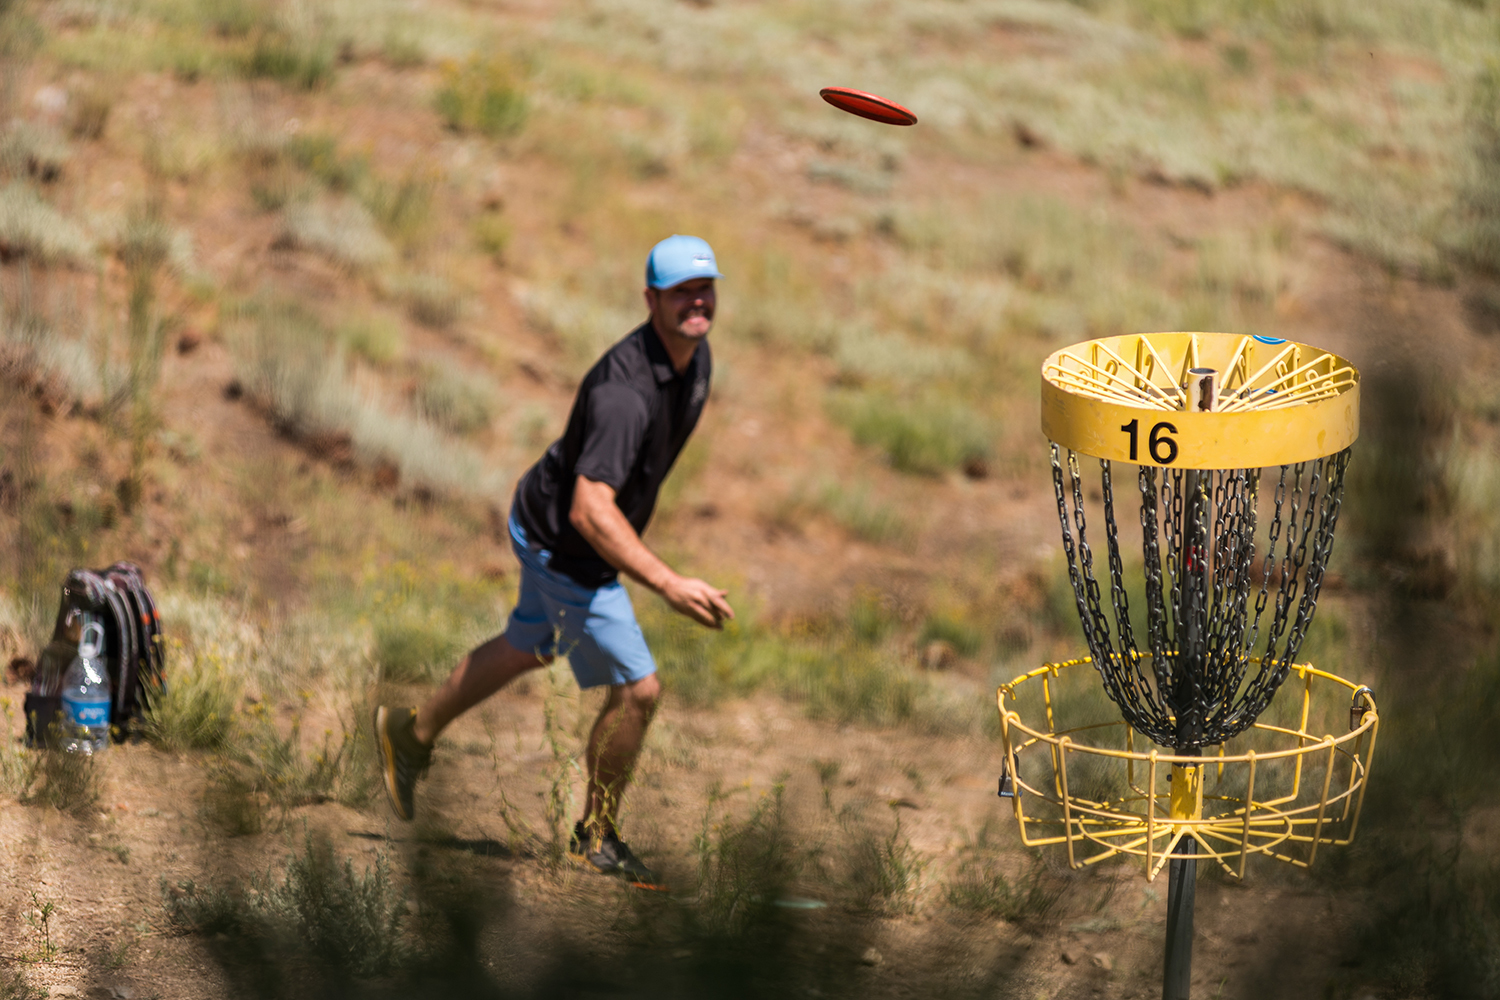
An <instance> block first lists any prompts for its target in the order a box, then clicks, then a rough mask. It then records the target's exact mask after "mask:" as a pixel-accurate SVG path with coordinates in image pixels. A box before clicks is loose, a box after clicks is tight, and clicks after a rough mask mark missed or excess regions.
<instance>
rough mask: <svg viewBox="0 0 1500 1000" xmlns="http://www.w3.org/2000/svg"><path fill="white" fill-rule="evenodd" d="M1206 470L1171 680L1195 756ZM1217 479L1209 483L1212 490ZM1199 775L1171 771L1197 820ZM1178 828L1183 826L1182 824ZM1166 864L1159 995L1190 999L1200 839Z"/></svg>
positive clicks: (1205, 379)
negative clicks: (1187, 790)
mask: <svg viewBox="0 0 1500 1000" xmlns="http://www.w3.org/2000/svg"><path fill="white" fill-rule="evenodd" d="M1218 382H1219V373H1218V372H1217V371H1215V370H1214V369H1212V368H1190V369H1189V370H1188V378H1187V384H1186V385H1185V386H1183V389H1184V393H1183V394H1184V396H1185V397H1186V398H1185V401H1184V402H1185V404H1186V405H1185V407H1184V408H1185V409H1188V410H1193V411H1196V412H1199V413H1208V412H1212V411H1213V410H1214V408H1215V404H1216V402H1217V399H1218V395H1219V392H1218V389H1219V386H1218ZM1205 475H1211V474H1206V473H1203V472H1200V471H1199V470H1197V469H1188V470H1186V471H1185V472H1184V474H1183V500H1184V504H1183V514H1182V540H1181V544H1182V547H1183V549H1182V552H1181V554H1180V558H1181V562H1180V563H1179V565H1181V566H1182V576H1183V579H1182V596H1181V604H1180V605H1179V607H1178V608H1177V628H1178V635H1179V637H1180V640H1181V641H1180V642H1179V643H1178V647H1177V670H1176V677H1175V678H1174V684H1173V702H1174V704H1173V709H1174V710H1175V712H1176V715H1177V753H1178V754H1179V755H1180V756H1194V757H1196V756H1197V755H1198V741H1199V739H1200V738H1201V737H1202V735H1203V713H1204V710H1205V708H1206V706H1205V705H1204V704H1203V699H1202V693H1201V687H1200V680H1201V679H1202V677H1203V670H1204V658H1205V656H1206V655H1207V650H1206V648H1205V647H1206V639H1207V636H1206V632H1207V630H1208V606H1207V605H1208V579H1209V572H1210V570H1209V565H1208V561H1209V552H1210V539H1209V537H1208V530H1207V526H1208V525H1209V524H1210V523H1212V520H1213V519H1212V517H1211V516H1210V515H1211V514H1212V513H1213V512H1212V511H1211V510H1209V509H1208V507H1209V505H1211V504H1212V502H1213V501H1212V498H1211V496H1210V492H1209V489H1206V488H1205V484H1204V479H1203V477H1204V476H1205ZM1211 486H1212V481H1211V480H1210V481H1209V488H1210V489H1211ZM1199 778H1200V772H1199V769H1198V768H1197V767H1196V766H1186V767H1185V766H1183V765H1177V766H1175V767H1173V769H1172V786H1173V794H1172V818H1173V819H1179V820H1180V819H1188V818H1196V817H1197V815H1198V810H1197V809H1196V808H1193V804H1192V800H1193V799H1196V798H1197V796H1196V795H1195V794H1191V793H1188V794H1184V789H1185V788H1186V787H1188V786H1192V788H1193V792H1196V791H1197V787H1196V786H1197V784H1198V781H1199ZM1178 829H1179V832H1180V831H1181V829H1182V828H1181V827H1179V828H1178ZM1172 853H1173V857H1172V860H1171V861H1170V862H1169V863H1168V867H1167V944H1166V955H1165V958H1164V970H1163V975H1162V992H1161V995H1162V1000H1188V994H1189V991H1190V989H1191V986H1192V978H1193V897H1194V892H1195V889H1196V887H1197V884H1198V858H1197V853H1198V844H1197V841H1195V840H1194V839H1193V838H1192V837H1191V836H1181V837H1179V839H1178V841H1177V846H1176V848H1175V849H1174V850H1173V852H1172Z"/></svg>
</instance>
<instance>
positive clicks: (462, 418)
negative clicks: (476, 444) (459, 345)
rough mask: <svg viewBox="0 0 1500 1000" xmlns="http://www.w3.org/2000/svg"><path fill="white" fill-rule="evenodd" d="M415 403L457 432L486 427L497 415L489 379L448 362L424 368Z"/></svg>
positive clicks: (426, 415)
mask: <svg viewBox="0 0 1500 1000" xmlns="http://www.w3.org/2000/svg"><path fill="white" fill-rule="evenodd" d="M416 403H417V411H418V412H419V413H421V414H422V415H423V416H425V417H426V418H427V419H429V420H431V421H433V422H434V423H436V424H438V425H440V426H442V427H445V428H447V429H448V430H450V431H453V432H454V433H456V434H473V433H475V432H476V431H481V430H484V429H485V428H486V427H488V426H489V425H490V421H491V420H493V419H494V417H495V392H494V389H493V388H491V384H490V380H489V379H487V378H485V377H484V376H483V375H478V374H474V373H470V372H467V371H464V370H463V369H461V368H459V367H458V366H456V365H453V364H448V363H443V364H429V365H427V366H425V367H424V369H423V372H422V379H421V381H420V382H419V383H418V384H417V393H416Z"/></svg>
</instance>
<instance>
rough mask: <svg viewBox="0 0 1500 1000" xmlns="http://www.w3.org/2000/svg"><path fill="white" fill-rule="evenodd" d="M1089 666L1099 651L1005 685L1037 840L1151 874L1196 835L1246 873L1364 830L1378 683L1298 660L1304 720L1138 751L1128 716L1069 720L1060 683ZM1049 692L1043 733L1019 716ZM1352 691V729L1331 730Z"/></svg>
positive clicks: (1075, 860)
mask: <svg viewBox="0 0 1500 1000" xmlns="http://www.w3.org/2000/svg"><path fill="white" fill-rule="evenodd" d="M1078 667H1092V662H1091V660H1090V658H1089V657H1081V658H1079V659H1074V660H1067V661H1065V662H1061V663H1048V664H1044V665H1043V666H1041V667H1038V668H1037V669H1035V670H1032V671H1030V672H1028V673H1025V674H1022V675H1021V676H1019V677H1017V678H1016V679H1015V680H1012V681H1011V682H1010V683H1008V684H1002V685H1000V687H999V689H998V690H997V692H996V696H995V700H996V705H997V707H998V709H999V712H1000V731H1001V737H1002V740H1003V743H1004V750H1005V760H1004V770H1003V771H1002V774H1001V778H1000V794H1001V796H1002V797H1008V798H1011V800H1012V802H1013V805H1014V809H1015V816H1016V821H1017V823H1018V824H1019V826H1020V831H1021V839H1022V841H1023V842H1024V843H1025V844H1026V845H1027V846H1028V847H1042V846H1047V845H1052V844H1066V845H1067V851H1068V864H1069V865H1071V866H1072V867H1074V868H1082V867H1084V866H1087V865H1093V864H1097V863H1099V862H1101V861H1104V860H1106V859H1108V858H1112V857H1116V856H1120V855H1126V856H1132V857H1139V858H1141V859H1143V860H1144V862H1145V870H1146V878H1147V880H1148V881H1151V880H1154V879H1155V878H1156V876H1157V874H1158V873H1159V872H1160V871H1161V869H1162V867H1163V866H1164V865H1165V864H1166V862H1167V861H1168V860H1169V859H1170V858H1171V856H1172V855H1173V853H1174V850H1175V849H1176V848H1177V845H1178V842H1179V841H1181V840H1182V839H1183V838H1185V837H1191V838H1192V839H1193V840H1194V841H1196V843H1197V848H1196V850H1197V857H1198V858H1212V859H1214V860H1215V861H1217V862H1218V863H1219V864H1220V866H1222V867H1223V869H1224V870H1225V871H1226V872H1228V873H1229V874H1230V875H1231V876H1233V877H1235V878H1244V876H1245V866H1246V863H1247V861H1248V859H1249V857H1250V855H1252V854H1263V855H1266V856H1268V857H1271V858H1275V859H1277V860H1279V861H1285V862H1289V863H1291V864H1293V865H1296V866H1298V867H1302V868H1306V867H1308V866H1310V865H1311V864H1312V863H1313V862H1314V860H1316V858H1317V855H1318V849H1319V848H1320V847H1323V846H1328V847H1338V846H1343V845H1346V844H1348V843H1349V842H1350V841H1351V840H1352V839H1353V837H1354V834H1355V830H1356V828H1357V827H1358V825H1359V813H1360V808H1361V806H1362V804H1363V802H1364V794H1365V783H1366V782H1367V781H1368V780H1369V774H1370V760H1371V756H1372V755H1373V753H1374V751H1375V738H1376V734H1377V732H1378V731H1379V728H1380V714H1379V712H1378V710H1377V708H1376V705H1375V696H1374V693H1373V692H1372V691H1371V690H1370V688H1368V687H1365V686H1362V685H1358V684H1355V683H1354V682H1352V681H1348V680H1345V679H1344V678H1342V677H1338V676H1336V675H1334V674H1331V673H1328V672H1326V671H1323V670H1318V669H1317V668H1315V667H1313V666H1312V665H1310V664H1298V665H1294V666H1292V667H1291V676H1290V677H1288V682H1289V683H1287V684H1286V685H1285V686H1284V688H1283V691H1282V692H1281V694H1280V695H1278V698H1277V700H1278V701H1282V700H1283V699H1285V698H1286V697H1287V696H1292V697H1296V695H1295V694H1294V692H1295V691H1296V690H1297V687H1296V686H1294V685H1293V684H1292V683H1290V682H1291V681H1292V680H1293V678H1296V679H1297V680H1299V681H1300V689H1301V692H1300V705H1297V704H1287V703H1286V702H1283V705H1282V707H1283V710H1284V711H1286V714H1290V715H1294V716H1295V722H1290V720H1288V721H1289V724H1276V723H1275V722H1267V721H1257V722H1256V723H1255V724H1254V726H1253V727H1251V728H1250V729H1249V730H1247V731H1245V732H1244V733H1242V734H1241V735H1239V736H1236V737H1235V738H1233V739H1231V740H1230V741H1229V743H1228V744H1226V745H1220V746H1218V747H1211V748H1205V752H1204V754H1203V755H1202V756H1198V757H1186V756H1180V755H1175V754H1170V753H1163V752H1161V751H1160V750H1158V749H1155V748H1154V747H1153V748H1152V749H1150V750H1137V749H1136V739H1137V737H1136V734H1135V732H1134V730H1133V729H1132V728H1131V727H1130V726H1129V725H1128V724H1127V723H1125V722H1123V721H1113V722H1108V721H1106V722H1083V723H1078V720H1072V722H1073V723H1078V724H1070V721H1069V720H1066V719H1061V718H1059V715H1061V714H1064V713H1063V711H1061V709H1062V708H1063V706H1061V705H1060V704H1059V693H1060V685H1061V684H1064V683H1065V682H1066V680H1067V679H1069V678H1070V677H1071V675H1072V674H1075V673H1076V674H1086V675H1087V676H1086V677H1079V678H1076V680H1079V681H1083V682H1085V683H1092V681H1093V679H1094V678H1093V673H1094V671H1093V670H1092V669H1089V670H1086V671H1078V670H1076V668H1078ZM1038 687H1039V688H1040V695H1041V698H1040V703H1041V706H1040V707H1042V708H1043V709H1044V714H1045V725H1044V727H1042V728H1038V727H1037V726H1036V725H1035V723H1033V724H1031V725H1028V724H1027V723H1026V722H1024V721H1023V720H1022V717H1021V714H1020V712H1018V711H1017V706H1018V704H1019V702H1020V700H1021V694H1026V695H1030V694H1031V693H1032V692H1035V691H1036V689H1037V688H1038ZM1018 692H1020V693H1021V694H1018ZM1341 695H1347V697H1348V709H1349V713H1348V719H1349V730H1348V731H1347V732H1343V733H1340V734H1338V735H1334V734H1333V733H1326V732H1324V733H1320V732H1317V731H1316V729H1317V728H1320V727H1315V726H1314V724H1313V720H1314V719H1316V718H1322V719H1325V720H1326V719H1327V718H1328V716H1329V710H1330V708H1331V706H1330V705H1329V703H1328V700H1329V699H1330V698H1334V697H1339V696H1341ZM1033 700H1034V699H1033ZM1029 704H1030V702H1028V705H1029ZM1315 706H1316V708H1317V711H1315V710H1314V709H1315ZM1273 714H1274V713H1273ZM1336 714H1338V715H1340V716H1341V715H1342V713H1336ZM1143 742H1144V741H1143ZM1110 743H1113V744H1116V745H1115V746H1110V745H1107V744H1110ZM1257 747H1259V748H1260V749H1257ZM1070 779H1071V780H1070ZM1101 788H1102V789H1103V790H1104V794H1099V790H1100V789H1101Z"/></svg>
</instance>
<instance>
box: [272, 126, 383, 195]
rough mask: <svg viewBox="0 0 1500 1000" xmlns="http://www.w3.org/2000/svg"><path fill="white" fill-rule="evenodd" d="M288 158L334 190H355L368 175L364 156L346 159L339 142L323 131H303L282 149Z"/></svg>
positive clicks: (367, 165)
mask: <svg viewBox="0 0 1500 1000" xmlns="http://www.w3.org/2000/svg"><path fill="white" fill-rule="evenodd" d="M282 149H283V150H284V152H285V154H286V156H287V158H288V159H290V160H291V161H292V162H293V163H295V164H296V165H297V166H299V167H301V168H302V169H303V170H306V171H307V172H308V173H310V174H312V175H313V176H314V177H316V178H317V179H318V180H320V181H322V182H323V183H324V184H326V185H328V186H329V187H330V188H332V189H333V190H335V191H353V190H355V189H356V188H357V187H359V185H361V184H362V183H364V181H365V180H366V178H367V177H368V176H369V172H370V163H369V161H368V160H366V159H365V158H364V157H363V156H343V155H341V154H340V153H339V145H338V140H337V139H335V138H334V137H333V136H331V135H328V134H326V133H322V132H303V133H299V134H298V135H294V136H292V137H291V138H289V139H287V141H286V145H285V146H283V147H282Z"/></svg>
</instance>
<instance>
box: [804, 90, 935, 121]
mask: <svg viewBox="0 0 1500 1000" xmlns="http://www.w3.org/2000/svg"><path fill="white" fill-rule="evenodd" d="M818 93H819V94H821V95H822V97H823V100H825V101H827V102H828V103H829V104H832V105H833V106H834V107H836V108H838V109H839V110H840V111H847V112H849V113H850V114H851V115H859V116H860V117H861V118H868V119H870V121H872V122H880V123H882V124H884V125H915V124H916V123H917V116H916V115H914V114H912V113H911V112H910V111H908V110H906V109H905V108H903V107H902V106H901V105H899V104H897V103H896V102H895V101H888V100H886V99H885V98H884V97H879V96H877V95H875V94H867V93H865V92H864V91H863V90H854V89H852V88H849V87H824V88H823V89H822V90H820V91H818Z"/></svg>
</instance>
